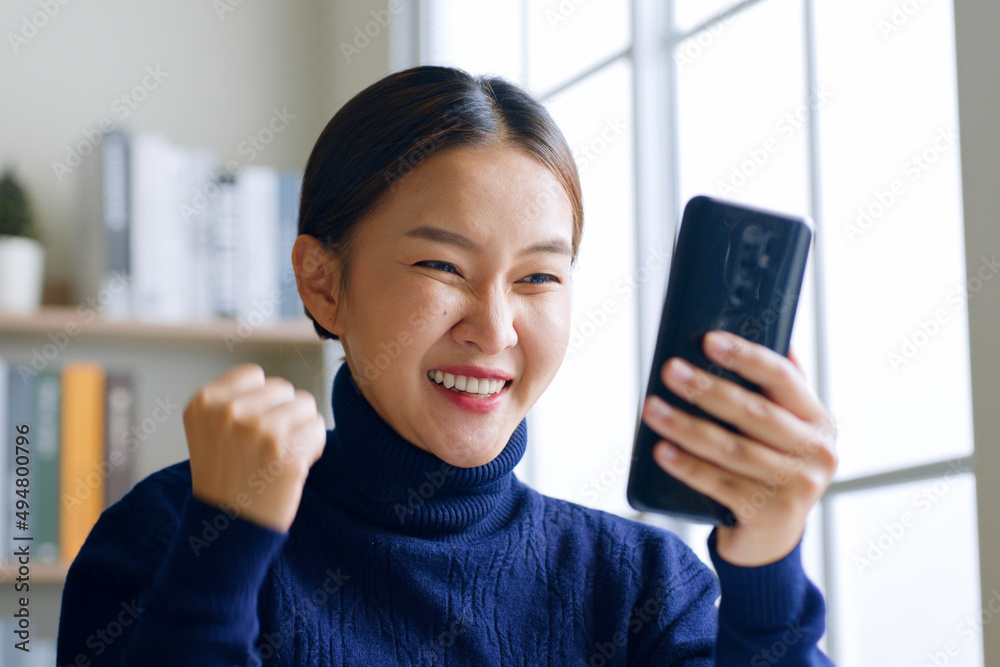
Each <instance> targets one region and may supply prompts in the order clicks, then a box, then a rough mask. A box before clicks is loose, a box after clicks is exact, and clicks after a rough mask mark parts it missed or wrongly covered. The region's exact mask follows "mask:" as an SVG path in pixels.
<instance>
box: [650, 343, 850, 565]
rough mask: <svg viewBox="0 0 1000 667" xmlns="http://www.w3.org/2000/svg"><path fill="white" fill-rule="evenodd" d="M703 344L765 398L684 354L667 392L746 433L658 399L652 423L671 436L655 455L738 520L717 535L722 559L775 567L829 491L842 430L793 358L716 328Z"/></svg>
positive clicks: (672, 362)
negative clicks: (838, 430) (695, 363)
mask: <svg viewBox="0 0 1000 667" xmlns="http://www.w3.org/2000/svg"><path fill="white" fill-rule="evenodd" d="M714 342H718V343H720V344H721V346H720V347H717V348H716V347H713V343H714ZM702 345H703V348H704V350H705V354H706V356H708V358H709V359H710V360H711V361H713V362H715V363H716V364H718V365H719V366H720V367H722V368H724V369H726V370H728V371H731V372H733V373H735V374H736V375H739V376H740V377H742V378H744V379H746V380H748V381H750V382H752V383H754V384H755V385H757V386H758V387H760V388H761V391H762V392H763V395H761V394H758V393H755V392H752V391H749V390H747V389H744V388H743V387H741V386H739V385H738V384H736V383H734V382H731V381H729V380H726V379H723V378H721V377H719V376H718V375H713V374H712V373H709V372H707V371H705V370H703V369H700V368H697V367H694V366H691V365H690V364H687V363H686V362H684V361H683V360H682V359H680V358H677V357H675V358H673V359H669V360H667V363H666V364H664V365H663V369H662V378H663V381H664V383H665V384H666V386H667V388H668V389H670V390H671V391H672V392H674V393H675V394H677V395H678V396H680V397H681V398H683V399H685V400H686V401H688V402H689V403H692V404H694V405H696V406H698V407H699V408H701V409H702V410H704V411H705V412H706V413H708V414H711V415H712V416H714V417H716V418H718V419H720V420H721V421H723V422H725V423H727V424H732V425H733V426H734V427H736V428H737V429H739V430H740V432H741V433H743V434H745V435H737V434H735V433H733V432H732V431H730V430H728V429H725V428H723V427H721V426H719V425H717V424H715V423H713V422H711V421H708V420H706V419H702V418H697V417H694V416H693V415H691V414H689V413H687V412H685V411H683V410H679V409H677V408H674V407H673V406H669V405H668V404H667V403H666V402H665V401H663V400H661V399H660V398H659V397H656V396H651V397H649V398H647V400H646V403H645V405H644V406H643V421H645V422H646V424H647V425H648V426H649V427H650V428H651V429H653V430H654V431H655V432H656V433H658V434H659V435H661V436H662V437H663V438H665V441H661V442H659V443H658V444H657V445H656V447H655V448H654V450H653V458H654V459H655V460H656V462H657V463H658V464H659V465H660V466H661V467H662V468H663V469H664V470H666V471H667V472H668V473H670V474H671V475H673V476H674V477H676V478H677V479H679V480H681V481H683V482H684V483H685V484H687V485H688V486H690V487H691V488H693V489H695V490H696V491H700V492H701V493H704V494H705V495H707V496H709V497H711V498H713V499H715V500H716V501H718V502H719V503H721V504H723V505H725V506H726V507H728V508H729V509H730V510H731V511H732V512H733V514H735V515H736V518H737V522H738V523H737V525H736V526H735V527H732V528H730V527H726V526H720V527H719V529H718V534H717V536H716V538H717V539H716V551H717V552H718V554H719V556H721V557H722V558H723V559H724V560H725V561H727V562H729V563H732V564H733V565H741V566H745V567H754V566H758V565H765V564H767V563H772V562H774V561H777V560H780V559H781V558H783V557H784V556H786V555H788V553H790V552H791V551H792V549H794V548H795V545H796V544H798V542H799V540H800V539H801V538H802V531H803V529H804V528H805V523H806V517H807V516H808V514H809V511H810V509H812V507H813V505H815V504H816V501H818V500H819V499H820V498H821V497H822V496H823V494H824V493H825V492H826V489H827V487H829V485H830V480H831V479H832V478H833V473H834V471H835V470H836V468H837V457H836V455H835V454H834V452H833V445H834V441H835V439H836V425H835V423H834V420H833V417H832V416H831V415H830V413H829V412H828V411H827V409H826V408H825V407H824V406H823V404H822V403H820V401H819V399H818V398H817V397H816V395H815V393H814V392H813V391H812V388H811V387H810V386H809V385H808V384H807V382H806V378H805V374H804V373H803V372H802V369H801V368H800V367H799V365H798V363H796V362H795V361H794V356H793V355H792V354H791V352H789V357H790V358H785V357H783V356H781V355H780V354H778V353H776V352H774V351H773V350H770V349H768V348H766V347H764V346H763V345H759V344H757V343H752V342H750V341H748V340H746V339H745V338H741V337H739V336H736V335H734V334H731V333H727V332H724V331H718V332H710V333H709V334H707V335H706V336H705V338H704V340H703V341H702ZM678 362H679V363H678ZM685 370H687V376H688V377H687V378H686V379H685V377H684V375H685V374H684V371H685ZM678 371H679V372H678ZM658 405H660V406H667V407H668V408H670V412H669V414H667V415H666V416H664V415H663V414H658V413H657V411H656V406H658ZM671 443H672V444H671Z"/></svg>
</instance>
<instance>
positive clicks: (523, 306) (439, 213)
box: [320, 147, 573, 468]
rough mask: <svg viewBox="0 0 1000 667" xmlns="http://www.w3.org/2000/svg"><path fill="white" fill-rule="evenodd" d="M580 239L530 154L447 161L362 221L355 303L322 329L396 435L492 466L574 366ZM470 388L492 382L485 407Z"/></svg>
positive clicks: (437, 161)
mask: <svg viewBox="0 0 1000 667" xmlns="http://www.w3.org/2000/svg"><path fill="white" fill-rule="evenodd" d="M572 233H573V214H572V209H571V206H570V202H569V199H568V197H567V195H566V193H565V191H564V190H563V188H562V186H561V185H560V183H559V181H558V180H557V179H556V177H555V175H554V174H553V173H552V172H551V171H549V170H548V168H546V167H545V166H543V165H542V164H541V163H540V162H538V161H536V160H535V159H534V158H532V157H531V156H530V154H528V153H526V152H524V151H521V150H518V149H514V148H505V147H488V148H481V147H458V148H451V149H447V150H444V151H442V152H440V153H437V154H435V155H433V156H432V157H430V158H428V159H427V160H426V161H425V162H423V163H422V164H420V165H419V166H417V167H416V168H415V169H414V170H413V171H412V172H411V173H409V174H408V175H406V176H405V177H404V178H401V179H399V180H397V181H396V182H395V184H394V187H393V188H392V189H391V190H389V191H388V192H387V193H386V197H385V199H384V200H383V201H382V203H381V205H380V206H379V207H378V208H377V210H376V211H375V212H374V213H373V214H371V215H370V216H368V217H367V218H366V219H365V220H364V221H363V222H362V223H361V227H360V229H359V230H358V235H357V237H356V249H355V254H354V257H353V259H352V263H351V268H350V272H351V275H350V291H349V293H348V295H347V298H346V306H345V305H343V304H341V305H340V306H339V307H338V308H336V315H335V318H336V321H335V322H334V323H332V324H331V325H330V326H327V325H326V324H324V323H323V322H320V323H321V324H324V326H326V328H327V330H329V331H330V332H332V333H334V334H337V335H338V336H339V337H340V340H341V342H342V344H343V346H344V351H345V356H346V360H347V363H348V366H349V368H350V370H351V373H352V375H353V376H354V379H355V381H356V382H357V383H358V385H359V386H360V387H361V391H362V393H363V394H364V396H365V398H366V399H367V400H368V402H369V403H371V405H372V407H374V409H375V411H376V412H377V413H378V414H379V415H380V416H381V417H382V418H383V419H384V420H385V421H386V422H387V423H388V424H389V425H390V426H392V428H393V429H394V430H395V431H396V432H397V433H399V434H400V435H401V436H402V437H404V438H405V439H406V440H408V441H410V442H412V443H413V444H415V445H416V446H418V447H420V448H421V449H424V450H426V451H429V452H431V453H433V454H435V455H436V456H438V457H439V458H440V459H442V460H444V461H446V462H447V463H450V464H452V465H455V466H459V467H465V468H467V467H472V466H478V465H482V464H485V463H488V462H489V461H491V460H493V459H494V458H495V457H496V456H497V455H498V454H499V453H500V451H501V450H502V449H503V447H504V445H506V443H507V441H508V440H509V439H510V436H511V434H512V433H513V431H514V429H515V428H516V427H517V425H518V423H519V422H520V421H521V419H522V418H524V416H525V415H526V414H527V412H528V410H529V409H530V408H531V406H532V405H534V403H535V401H536V400H537V399H538V397H539V396H540V395H541V393H542V391H544V390H545V388H546V387H547V386H548V385H549V383H550V382H551V381H552V378H553V377H554V376H555V374H556V371H557V370H558V369H559V366H560V364H561V363H562V360H563V358H564V356H565V353H566V346H567V343H568V340H569V325H570V288H571V282H570V280H571V276H570V263H571V252H572V251H571V247H572V246H571V241H572ZM432 378H435V379H436V380H437V381H435V379H432ZM452 378H454V382H455V383H456V384H457V386H455V387H452V388H451V389H448V388H446V386H445V385H451V384H452ZM472 378H475V379H476V380H477V381H480V380H485V379H490V378H492V379H494V380H497V382H495V383H494V382H490V383H487V382H477V384H478V385H479V386H478V389H477V393H478V394H484V393H486V394H489V396H488V397H483V396H481V395H473V394H471V393H468V390H469V388H470V386H471V384H472V383H471V382H468V380H470V379H472ZM439 381H443V384H441V383H439ZM463 382H464V383H466V391H464V392H462V391H459V390H458V386H461V385H462V383H463ZM497 384H499V385H500V387H501V388H500V389H499V390H497V388H496V386H495V385H497ZM494 392H495V393H494Z"/></svg>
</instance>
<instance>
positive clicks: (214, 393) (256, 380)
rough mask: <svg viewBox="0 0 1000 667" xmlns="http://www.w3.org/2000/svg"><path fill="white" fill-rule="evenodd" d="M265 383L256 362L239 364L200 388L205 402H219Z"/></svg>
mask: <svg viewBox="0 0 1000 667" xmlns="http://www.w3.org/2000/svg"><path fill="white" fill-rule="evenodd" d="M264 383H265V377H264V369H263V368H261V367H260V366H259V365H258V364H251V363H246V364H240V365H238V366H234V367H232V368H230V369H229V370H227V371H226V372H225V373H223V374H222V375H220V376H219V377H217V378H215V379H214V380H212V381H211V382H209V383H208V384H206V385H205V386H204V387H203V388H202V390H201V396H202V399H203V401H204V402H205V403H221V402H224V401H228V400H229V399H231V398H232V397H234V396H238V395H240V394H244V393H246V392H248V391H251V390H253V389H257V388H258V387H263V386H264Z"/></svg>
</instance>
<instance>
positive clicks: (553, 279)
mask: <svg viewBox="0 0 1000 667" xmlns="http://www.w3.org/2000/svg"><path fill="white" fill-rule="evenodd" d="M528 278H541V279H542V280H539V281H534V280H528ZM528 278H525V280H528V282H529V283H530V284H532V285H542V284H544V283H549V282H552V283H558V282H560V280H559V279H558V278H556V277H555V276H554V275H552V274H551V273H532V274H531V275H530V276H528Z"/></svg>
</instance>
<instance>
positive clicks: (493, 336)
mask: <svg viewBox="0 0 1000 667" xmlns="http://www.w3.org/2000/svg"><path fill="white" fill-rule="evenodd" d="M514 316H515V313H514V304H512V303H511V301H510V299H509V298H508V296H507V295H506V294H504V293H503V292H502V290H499V289H494V290H491V291H490V292H489V293H488V294H483V295H480V296H479V297H478V298H473V299H470V301H469V304H468V306H466V307H465V308H464V309H463V317H462V319H461V321H460V322H459V323H458V324H456V325H455V326H454V327H453V328H452V332H451V335H452V337H453V338H455V340H457V341H459V342H460V343H465V342H468V343H473V344H475V345H476V346H477V347H478V348H479V349H480V351H481V352H482V353H483V354H487V355H493V354H498V353H500V352H502V351H503V350H505V349H507V348H508V347H513V346H514V345H516V344H517V331H516V330H515V329H514Z"/></svg>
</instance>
